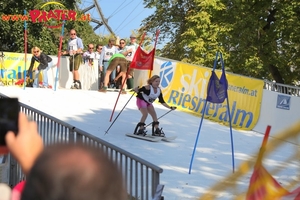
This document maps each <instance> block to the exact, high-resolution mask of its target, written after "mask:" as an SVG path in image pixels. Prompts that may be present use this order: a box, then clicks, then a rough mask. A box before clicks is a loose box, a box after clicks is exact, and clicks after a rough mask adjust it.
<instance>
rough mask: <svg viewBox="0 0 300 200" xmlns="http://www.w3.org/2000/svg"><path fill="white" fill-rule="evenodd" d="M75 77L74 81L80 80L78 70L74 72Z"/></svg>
mask: <svg viewBox="0 0 300 200" xmlns="http://www.w3.org/2000/svg"><path fill="white" fill-rule="evenodd" d="M73 77H74V80H79V72H78V70H74V71H73Z"/></svg>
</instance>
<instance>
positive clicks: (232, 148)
mask: <svg viewBox="0 0 300 200" xmlns="http://www.w3.org/2000/svg"><path fill="white" fill-rule="evenodd" d="M220 61H221V65H222V76H223V75H224V76H225V65H224V61H223V56H222V53H220ZM226 84H228V83H227V82H226ZM226 88H227V86H226ZM226 99H227V100H226V101H227V113H228V117H229V130H230V142H231V160H232V172H233V173H234V171H235V163H234V146H233V135H232V123H231V115H230V106H229V98H228V91H227V90H226Z"/></svg>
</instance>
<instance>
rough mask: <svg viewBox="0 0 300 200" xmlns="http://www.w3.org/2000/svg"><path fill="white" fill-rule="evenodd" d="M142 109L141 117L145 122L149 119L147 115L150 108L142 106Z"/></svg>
mask: <svg viewBox="0 0 300 200" xmlns="http://www.w3.org/2000/svg"><path fill="white" fill-rule="evenodd" d="M140 111H141V113H142V117H141V120H140V122H143V123H145V121H146V119H147V116H148V109H147V108H140Z"/></svg>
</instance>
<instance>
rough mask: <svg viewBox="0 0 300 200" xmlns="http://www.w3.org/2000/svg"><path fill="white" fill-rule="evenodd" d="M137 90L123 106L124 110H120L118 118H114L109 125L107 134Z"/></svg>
mask: <svg viewBox="0 0 300 200" xmlns="http://www.w3.org/2000/svg"><path fill="white" fill-rule="evenodd" d="M134 94H135V91H134V92H133V94H132V95H131V97H130V98H129V100H128V101H127V102H126V104H125V105H124V106H123V108H122V110H121V111H120V112H119V114H118V115H117V116H116V118H115V119H114V121H113V122H112V123H111V124H110V126H109V127H108V129H107V130H106V131H105V134H104V135H106V134H107V133H108V131H109V129H110V128H111V127H112V125H113V124H114V123H115V121H116V120H117V119H118V117H119V116H120V114H121V113H122V111H123V110H124V108H125V107H126V106H127V104H128V103H129V101H130V100H131V99H132V97H133V96H134Z"/></svg>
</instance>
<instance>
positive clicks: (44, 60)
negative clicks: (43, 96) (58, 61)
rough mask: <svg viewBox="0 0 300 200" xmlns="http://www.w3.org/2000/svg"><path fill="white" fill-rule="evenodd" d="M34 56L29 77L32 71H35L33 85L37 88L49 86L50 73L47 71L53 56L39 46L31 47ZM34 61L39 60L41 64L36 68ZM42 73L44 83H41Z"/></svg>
mask: <svg viewBox="0 0 300 200" xmlns="http://www.w3.org/2000/svg"><path fill="white" fill-rule="evenodd" d="M31 53H32V58H31V62H30V67H29V69H28V73H27V75H26V76H27V78H29V76H30V75H31V74H32V72H35V77H34V81H33V87H34V88H37V87H40V88H49V85H48V74H47V71H48V69H49V68H50V66H49V63H50V62H51V61H52V58H50V57H49V56H48V55H46V54H45V53H43V52H42V51H41V49H40V48H39V47H33V48H32V49H31ZM34 62H38V63H39V65H38V67H37V68H36V69H33V66H34ZM40 73H42V75H43V82H42V84H39V75H40Z"/></svg>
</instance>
